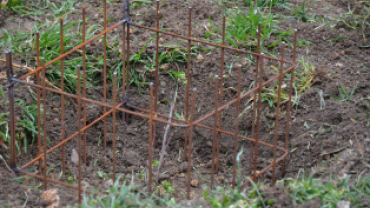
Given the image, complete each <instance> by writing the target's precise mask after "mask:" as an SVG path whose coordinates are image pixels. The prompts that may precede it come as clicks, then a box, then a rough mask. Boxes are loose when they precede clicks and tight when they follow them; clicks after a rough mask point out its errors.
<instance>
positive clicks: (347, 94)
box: [332, 82, 359, 102]
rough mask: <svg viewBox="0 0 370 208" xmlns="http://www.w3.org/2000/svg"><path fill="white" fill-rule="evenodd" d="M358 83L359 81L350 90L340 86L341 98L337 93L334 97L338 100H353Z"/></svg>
mask: <svg viewBox="0 0 370 208" xmlns="http://www.w3.org/2000/svg"><path fill="white" fill-rule="evenodd" d="M358 83H359V82H357V83H356V85H355V86H354V87H353V89H352V90H351V91H350V92H347V91H346V89H345V88H344V87H339V94H340V96H341V98H339V97H338V96H336V95H332V97H334V98H335V99H336V100H339V101H341V102H347V101H350V100H352V97H353V94H354V93H355V91H356V88H357V85H358Z"/></svg>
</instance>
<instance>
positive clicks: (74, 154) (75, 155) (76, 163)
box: [71, 148, 78, 165]
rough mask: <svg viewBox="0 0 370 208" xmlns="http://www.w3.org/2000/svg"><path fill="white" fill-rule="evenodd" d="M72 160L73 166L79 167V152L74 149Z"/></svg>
mask: <svg viewBox="0 0 370 208" xmlns="http://www.w3.org/2000/svg"><path fill="white" fill-rule="evenodd" d="M71 160H72V163H73V164H75V165H78V152H77V151H76V149H74V148H73V149H72V155H71Z"/></svg>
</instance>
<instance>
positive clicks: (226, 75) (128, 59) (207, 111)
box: [4, 0, 297, 202]
mask: <svg viewBox="0 0 370 208" xmlns="http://www.w3.org/2000/svg"><path fill="white" fill-rule="evenodd" d="M193 6H194V7H193V8H192V7H189V6H187V7H184V8H179V10H178V14H177V15H175V17H174V18H173V17H163V15H162V13H161V9H166V5H165V4H164V3H161V2H159V1H156V2H155V3H154V4H153V7H150V8H149V9H148V11H145V12H146V14H145V15H146V18H145V20H146V21H145V22H142V23H135V17H134V16H133V17H131V16H130V2H129V1H128V0H127V1H124V5H123V15H124V18H123V20H121V21H120V22H117V23H108V22H107V16H109V15H110V14H107V12H106V11H107V10H106V8H107V3H106V2H105V1H104V11H103V15H102V17H103V19H104V22H103V24H104V25H103V27H104V28H103V30H102V31H101V32H100V33H98V34H96V35H95V36H93V37H91V38H90V39H87V38H86V34H87V26H86V17H85V16H86V15H85V14H86V11H85V8H84V7H83V8H82V23H83V24H82V29H81V34H82V43H81V44H79V45H76V46H75V47H74V48H72V49H70V50H68V51H64V48H63V34H64V32H63V30H64V24H63V19H61V20H60V39H61V43H60V44H61V50H60V56H59V57H57V58H56V59H54V60H52V61H49V62H47V63H45V61H44V59H42V58H40V51H39V34H38V33H37V34H36V37H37V38H36V39H37V40H36V49H37V66H38V67H37V68H36V69H34V70H33V71H32V72H30V73H28V74H26V75H24V76H21V77H20V78H17V79H16V78H14V77H13V71H12V52H11V51H8V52H7V53H6V55H7V74H8V84H7V85H6V86H4V88H7V89H8V97H9V101H10V102H9V103H10V105H9V112H10V119H9V124H10V125H9V126H10V132H11V134H10V136H11V141H12V145H11V158H10V160H11V163H10V164H11V168H12V169H13V171H14V172H15V173H21V174H28V175H32V176H34V177H36V178H39V179H41V180H43V186H44V188H45V189H46V188H47V187H48V186H49V184H50V182H51V183H52V184H59V185H61V186H64V187H68V188H72V189H77V190H78V192H79V200H80V202H81V193H82V188H83V184H84V181H85V179H86V178H88V177H89V175H90V174H91V172H90V169H89V165H88V164H91V163H95V162H97V160H96V159H95V158H94V157H95V154H96V152H100V151H101V152H103V154H104V155H106V157H107V158H109V160H107V161H108V162H105V163H104V162H103V163H104V167H105V168H106V170H107V172H109V173H110V174H111V176H112V179H113V181H115V180H116V179H117V177H118V176H117V172H119V170H121V169H126V167H125V165H122V163H121V162H120V161H123V160H124V159H127V157H129V156H130V155H129V154H128V152H129V151H130V148H131V147H124V146H123V147H122V145H120V146H118V147H117V140H118V139H120V140H127V139H137V140H140V139H141V140H142V139H143V138H144V140H146V141H147V142H146V144H147V145H146V146H140V145H137V146H136V147H135V146H133V147H132V148H138V149H139V150H140V152H141V154H143V155H145V156H146V158H147V160H146V161H145V162H144V164H140V165H141V166H143V168H144V169H145V170H146V172H145V173H146V175H145V176H146V184H147V187H148V191H149V192H152V191H153V187H152V184H153V177H158V174H159V172H160V169H161V167H162V165H163V164H161V161H163V157H164V155H165V153H166V149H167V148H168V146H169V144H170V141H171V139H172V138H176V140H177V141H179V145H180V146H182V147H183V148H182V149H181V150H182V151H180V153H177V152H176V150H172V149H171V150H168V154H170V155H175V154H178V157H179V160H182V161H183V164H184V170H185V171H184V172H187V175H186V178H184V179H183V180H182V182H183V183H185V184H186V185H185V186H184V187H186V189H185V191H186V193H187V197H188V198H190V191H191V185H190V182H191V180H192V178H193V177H192V167H195V166H197V167H200V170H203V169H204V170H205V171H206V170H209V169H210V171H208V172H209V174H208V175H207V176H206V177H207V178H206V179H207V180H210V181H211V184H210V186H211V187H214V186H215V185H217V183H218V181H216V180H215V175H216V174H218V171H219V168H220V166H222V165H223V163H227V165H228V166H229V167H232V168H230V169H229V170H227V173H229V174H231V175H232V178H231V185H232V186H233V187H235V185H236V177H237V174H238V170H237V153H238V151H239V149H240V148H241V147H243V148H245V151H244V153H243V156H241V159H240V158H239V159H240V162H241V163H242V164H241V165H242V166H243V168H242V169H241V170H240V171H241V172H240V173H239V174H242V175H249V176H251V178H252V179H253V180H256V179H257V177H259V176H260V175H262V174H264V173H265V172H267V171H271V174H270V177H271V182H272V184H274V182H275V180H276V172H277V171H276V168H277V167H281V168H282V175H284V171H285V166H286V157H287V154H288V151H287V148H288V138H289V122H290V121H289V119H290V110H291V96H292V86H289V87H288V88H287V89H288V92H287V93H286V94H283V93H282V79H283V77H284V75H288V74H289V75H290V77H289V79H290V80H291V81H290V83H291V84H292V83H293V82H292V80H293V78H294V77H293V70H294V66H295V49H296V41H297V32H296V31H295V34H294V47H293V51H292V53H291V55H292V61H287V60H286V57H285V51H284V49H285V44H284V43H282V44H281V49H280V50H281V51H280V57H279V58H274V57H271V56H267V55H265V54H263V53H261V46H260V38H261V28H260V27H259V29H258V35H257V37H258V39H257V44H256V50H257V52H249V51H245V50H241V49H237V48H232V47H229V46H226V44H225V41H226V40H225V36H226V35H225V30H226V20H225V16H223V15H222V14H218V13H215V14H213V15H212V17H210V18H220V19H222V25H219V27H220V28H221V29H220V30H219V31H218V32H217V34H213V36H212V37H214V39H215V40H214V41H211V42H207V41H204V40H202V38H201V36H200V34H197V33H193V31H192V28H194V27H198V26H199V25H197V24H198V23H197V22H202V23H204V22H207V18H206V17H204V16H202V9H204V8H196V4H194V5H193ZM162 18H163V19H164V20H162ZM170 21H173V22H171V23H170ZM194 22H195V23H194ZM174 25H178V26H177V27H174ZM208 27H211V25H208ZM208 30H209V28H208ZM135 31H145V34H146V35H145V37H144V36H140V39H139V37H137V36H136V35H135ZM109 38H116V39H117V40H119V43H120V44H119V45H115V46H114V47H120V48H121V49H120V52H121V53H120V54H118V55H115V56H116V58H117V59H119V60H121V61H120V62H119V63H120V64H117V65H114V66H112V64H110V61H111V59H108V58H107V39H108V40H109ZM211 39H212V38H211ZM174 40H176V41H177V42H178V44H173V43H174V42H176V41H174ZM95 53H96V54H97V56H100V57H101V59H100V60H102V65H101V68H100V69H96V68H94V67H93V66H92V65H91V64H89V63H92V62H94V60H91V59H90V58H89V57H91V56H89V55H91V54H95ZM141 54H146V55H147V56H146V57H152V58H151V59H149V58H148V59H147V60H141V62H143V63H139V60H138V56H140V55H141ZM69 55H75V56H76V55H78V56H81V63H80V65H79V66H77V67H76V68H74V69H73V70H74V71H75V73H76V82H77V88H76V89H72V90H71V91H69V92H67V91H66V90H65V84H66V82H67V81H68V80H65V78H64V75H63V73H64V70H65V68H64V60H65V59H66V57H67V56H69ZM108 55H109V56H112V55H111V54H108ZM113 56H114V54H113ZM245 57H249V59H250V60H252V62H249V61H247V59H246V58H245ZM163 59H166V60H167V61H166V63H165V64H163V62H161V61H160V60H163ZM55 67H58V68H59V69H60V83H59V84H60V86H61V87H60V89H59V88H58V89H55V88H51V87H49V86H48V85H47V82H48V81H47V79H46V73H47V72H50V71H53V70H55ZM133 67H134V68H133ZM142 67H145V70H143V71H140V70H141V68H142ZM89 70H98V71H97V76H98V77H99V74H100V75H101V76H100V79H99V80H100V83H97V84H100V85H101V86H102V87H100V88H98V89H96V88H95V89H94V86H92V85H89V84H87V79H88V78H87V77H86V74H87V73H86V72H87V71H89ZM162 74H166V75H167V77H164V76H162ZM31 76H36V80H37V81H36V83H31V82H26V81H25V80H26V79H27V78H28V77H31ZM140 76H146V77H148V80H150V82H145V81H141V78H140ZM171 80H174V81H172V82H171ZM16 83H19V84H21V85H26V86H29V87H32V88H33V89H35V91H36V94H37V97H38V99H37V100H38V105H37V106H38V118H39V120H38V137H37V138H38V142H37V144H38V154H37V156H36V157H35V158H34V159H33V160H31V161H29V162H27V163H26V164H19V163H17V155H16V147H15V128H16V127H15V119H16V117H15V115H14V109H15V107H14V93H13V90H14V88H16V87H18V86H19V85H15V84H16ZM264 88H266V89H269V90H272V91H274V92H275V93H274V94H275V95H277V96H276V97H274V99H275V102H276V106H277V109H276V112H274V113H272V114H271V122H270V123H269V124H266V123H262V122H261V120H262V118H261V110H262V107H261V105H262V104H261V103H262V100H263V99H264V97H263V96H265V95H263V94H262V90H263V89H264ZM243 89H248V90H243ZM55 95H56V97H54V96H55ZM50 97H52V98H50ZM54 98H55V102H54V101H53V99H54ZM49 99H52V100H51V101H50V100H49ZM47 102H49V103H50V102H52V105H51V106H49V105H47ZM166 103H167V104H166ZM168 103H169V104H168ZM282 103H286V105H285V106H284V108H285V109H283V110H284V111H285V114H286V115H285V116H286V119H285V120H284V122H280V120H282V117H283V116H282V115H283V114H281V113H280V112H281V111H282V109H280V106H281V104H282ZM209 106H211V107H209ZM55 108H56V109H57V110H55ZM73 121H74V122H73ZM48 122H54V124H55V125H54V127H55V128H53V129H47V123H48ZM131 122H133V124H132V123H131ZM92 126H98V129H100V132H94V131H89V129H90V128H91V127H92ZM132 126H136V127H135V128H139V129H140V130H139V131H140V132H139V136H133V135H138V133H134V132H135V131H137V130H133V127H132ZM170 127H171V128H173V129H175V130H174V131H173V133H171V134H169V128H170ZM266 128H271V131H270V134H266V133H263V132H264V131H262V129H266ZM50 138H53V139H52V141H50V142H48V139H50ZM204 143H205V144H207V145H202V144H204ZM119 144H121V143H119ZM261 150H264V151H263V152H264V153H266V152H268V153H267V154H263V155H261V154H259V152H261ZM266 150H267V151H266ZM204 152H211V154H208V153H204ZM157 155H158V157H157ZM194 155H197V156H199V157H200V158H201V161H198V160H195V159H194ZM49 157H57V158H58V159H59V160H60V161H61V163H60V166H59V168H60V169H61V171H62V172H63V173H66V172H68V171H71V172H73V173H75V175H76V176H77V178H72V180H76V182H77V186H73V185H71V183H70V180H71V178H69V177H68V176H67V175H63V177H59V178H58V180H56V179H55V177H50V175H48V174H47V172H48V170H49V169H50V165H49V164H48V162H47V161H48V158H49ZM66 157H72V158H75V159H72V162H69V160H66ZM261 157H262V158H264V159H265V160H264V161H265V162H260V160H259V158H261ZM153 158H156V159H158V160H159V161H160V164H159V165H158V166H157V167H153V166H152V164H153V162H154V160H153ZM221 158H222V159H221ZM271 158H272V159H271ZM266 161H268V162H266ZM100 162H101V161H100ZM35 163H37V164H38V165H37V166H38V172H37V173H36V174H35V173H31V172H28V171H26V168H27V167H30V166H32V165H34V164H35ZM73 163H74V164H73ZM204 163H209V164H208V166H207V167H203V166H202V165H201V164H204ZM163 166H164V165H163ZM127 168H128V167H127ZM202 168H203V169H202ZM67 169H68V170H67ZM247 183H248V181H246V182H245V183H243V184H242V186H244V185H246V184H247ZM72 184H73V183H72ZM87 192H88V193H91V191H89V190H87Z"/></svg>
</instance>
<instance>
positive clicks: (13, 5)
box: [0, 0, 21, 11]
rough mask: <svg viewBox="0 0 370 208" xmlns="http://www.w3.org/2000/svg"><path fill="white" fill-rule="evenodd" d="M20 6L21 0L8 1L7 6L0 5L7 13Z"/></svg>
mask: <svg viewBox="0 0 370 208" xmlns="http://www.w3.org/2000/svg"><path fill="white" fill-rule="evenodd" d="M20 5H21V0H8V3H7V4H5V5H3V4H0V7H2V8H3V9H5V10H8V11H14V10H15V8H16V7H19V6H20Z"/></svg>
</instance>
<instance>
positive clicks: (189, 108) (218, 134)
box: [3, 0, 297, 203]
mask: <svg viewBox="0 0 370 208" xmlns="http://www.w3.org/2000/svg"><path fill="white" fill-rule="evenodd" d="M124 5H125V6H124V9H125V12H124V15H125V16H124V19H123V20H122V21H119V22H118V23H116V24H114V25H113V26H111V27H109V28H107V2H106V1H104V11H103V12H104V29H103V31H102V32H100V33H99V34H98V35H96V36H94V37H93V38H91V39H89V40H86V11H85V7H82V19H83V25H82V43H81V44H79V45H78V46H76V47H75V48H73V49H71V50H69V51H66V52H65V51H64V42H63V40H64V34H63V32H64V31H63V27H64V25H63V19H62V18H61V19H60V45H61V50H60V55H59V56H58V57H57V58H55V59H54V60H51V61H49V62H47V63H45V60H44V59H42V64H40V47H39V45H40V40H39V33H38V32H37V33H36V50H37V54H36V60H37V61H36V62H37V63H36V65H37V68H36V69H34V70H33V71H32V72H29V73H28V74H26V75H24V76H22V77H20V78H19V79H16V78H14V77H13V69H12V54H11V51H7V52H6V67H7V78H8V83H7V85H6V86H4V87H3V88H8V97H9V101H10V102H9V108H10V110H9V111H10V119H9V127H10V137H11V158H10V160H11V165H12V166H11V167H12V169H13V171H14V172H20V173H23V174H29V175H33V176H35V177H36V178H39V179H41V180H43V185H44V188H45V189H46V188H47V184H48V182H52V183H58V184H60V185H63V186H65V187H69V188H73V189H77V190H78V196H79V202H80V203H81V200H82V187H81V180H82V173H81V169H82V161H83V163H85V164H87V160H88V158H87V147H86V145H87V144H86V143H87V134H86V131H87V129H89V128H90V127H92V126H93V125H95V124H97V123H98V122H101V121H103V123H104V124H103V125H104V127H103V128H104V130H103V131H104V132H103V134H104V149H105V148H108V146H107V138H106V135H107V116H109V115H111V114H112V125H113V138H112V152H113V164H112V166H113V181H115V180H116V179H117V178H116V172H117V157H116V156H117V146H116V139H117V137H118V135H117V125H118V124H117V122H118V120H117V118H116V114H117V113H118V112H124V113H125V115H134V116H137V117H140V118H143V119H147V120H148V121H149V139H148V164H147V165H148V167H147V168H148V176H149V180H148V184H147V185H148V191H149V193H151V192H152V191H153V188H152V183H153V179H152V177H153V173H152V162H153V148H155V146H156V130H157V124H160V123H161V124H168V125H171V126H173V127H180V128H185V135H184V156H183V160H184V161H186V162H187V179H186V186H187V187H186V192H187V198H188V199H190V196H191V195H190V191H191V188H190V186H191V184H190V183H191V179H192V172H191V170H192V149H193V144H192V143H193V128H194V126H196V127H199V128H202V129H204V130H211V131H212V133H213V135H212V158H211V164H212V166H211V187H213V186H214V185H215V181H214V175H215V174H218V170H219V166H220V161H221V160H220V159H219V154H220V147H221V138H222V136H223V135H229V136H231V137H232V138H233V169H232V176H233V177H232V187H233V188H235V184H236V176H237V173H238V172H237V161H236V157H237V151H238V148H239V142H238V140H239V139H241V140H244V141H247V142H249V144H250V158H249V175H250V176H252V179H253V180H256V179H257V177H258V176H260V175H261V174H263V173H265V172H266V171H267V170H269V169H270V168H272V180H271V183H272V185H273V184H274V182H275V180H276V168H277V165H278V164H279V162H280V161H282V165H281V166H282V174H283V175H284V173H285V168H286V157H287V155H288V142H289V127H290V115H291V98H292V89H293V81H294V67H295V63H296V55H295V53H296V47H297V31H295V33H294V47H293V54H292V55H293V58H292V61H287V60H285V57H284V55H285V51H284V48H285V45H284V44H282V45H281V47H282V49H281V56H280V58H274V57H270V56H267V55H265V54H263V53H260V47H261V45H260V40H261V24H259V26H258V33H257V40H258V43H257V52H249V51H245V50H240V49H236V48H232V47H228V46H226V45H225V37H226V17H225V16H223V19H222V21H223V23H222V25H223V26H222V28H223V29H222V43H221V44H216V43H210V42H206V41H203V40H198V39H194V38H192V37H191V32H192V8H188V31H187V35H178V34H174V33H171V32H166V31H162V30H160V27H159V25H160V18H159V9H160V7H159V1H158V0H157V1H156V7H157V8H156V10H157V16H156V28H149V27H146V26H142V25H138V24H135V23H133V22H131V21H130V18H129V0H124ZM120 25H122V26H123V27H122V28H123V32H122V57H121V58H122V94H123V96H124V97H123V102H120V101H119V98H117V94H118V93H117V90H118V89H117V72H114V73H113V80H112V81H113V89H112V95H111V96H112V97H111V98H112V103H111V104H109V103H108V102H107V100H108V99H110V98H108V93H107V76H106V74H107V49H106V43H107V33H108V32H110V31H111V30H113V29H114V28H117V27H119V26H120ZM130 26H133V27H135V28H136V29H142V30H146V31H152V32H155V34H156V51H155V54H156V59H155V67H156V71H155V81H154V83H151V84H150V101H149V102H150V103H149V110H147V109H143V108H139V107H136V106H131V107H130V108H127V105H128V102H129V101H128V91H129V85H130V61H129V60H130V59H129V58H130ZM160 35H169V36H173V37H177V38H181V39H183V40H186V41H187V63H186V64H187V67H186V81H187V83H186V90H185V91H186V94H185V120H181V119H176V118H171V119H169V116H168V115H165V114H161V113H159V112H158V81H159V70H160V66H159V59H158V57H159V36H160ZM102 36H103V59H104V67H103V69H102V79H103V80H102V83H103V88H104V89H103V101H97V100H94V99H89V98H87V97H86V96H87V95H86V71H87V68H86V67H87V60H86V46H87V44H88V43H90V42H92V41H94V40H96V39H98V38H100V37H102ZM194 42H196V43H200V44H205V45H208V46H214V47H218V48H220V51H221V57H220V62H221V63H220V69H219V70H220V71H219V73H217V74H218V75H216V76H215V79H214V101H213V102H214V111H213V112H210V113H207V114H205V115H203V114H202V116H201V117H199V118H197V119H195V105H196V96H197V90H196V88H193V86H192V82H191V67H192V65H191V63H192V62H191V61H192V60H191V44H192V43H194ZM78 49H82V63H81V66H78V67H77V79H78V86H77V95H74V94H70V93H67V92H65V91H64V59H66V57H67V56H68V55H70V54H71V53H73V52H75V51H76V50H78ZM226 50H229V51H234V52H238V53H240V54H250V55H252V56H253V57H254V58H255V60H256V66H255V71H254V73H255V74H254V87H253V88H252V89H250V90H249V91H248V92H245V93H242V88H241V86H242V82H243V80H242V78H241V77H242V67H241V65H237V67H236V69H237V74H238V81H237V83H238V86H237V95H236V98H233V99H231V100H230V101H228V102H226V103H223V83H224V78H223V75H224V64H225V51H226ZM265 60H273V61H278V62H279V64H280V67H279V73H278V74H277V75H275V76H273V77H271V78H270V79H269V80H267V81H264V80H263V71H264V62H265ZM57 61H60V71H61V83H60V84H61V91H59V90H56V89H52V88H48V87H46V82H45V80H46V76H45V75H46V69H47V67H48V66H51V65H52V64H55V63H56V62H57ZM284 66H286V67H287V68H284ZM288 66H289V67H288ZM40 72H41V73H42V76H40ZM81 72H82V80H81ZM286 73H290V76H291V78H290V89H289V90H290V91H289V100H288V102H287V115H286V121H285V138H284V139H285V140H284V147H279V146H278V133H279V132H278V128H279V120H280V116H279V113H280V105H281V95H280V94H281V86H282V79H283V76H284V74H286ZM33 74H36V79H37V81H36V84H34V83H31V82H26V81H24V79H25V78H27V77H29V76H31V75H33ZM41 79H43V81H42V82H41ZM274 80H278V100H277V109H276V119H275V131H274V140H273V144H269V143H267V142H264V141H261V140H260V139H259V136H260V131H261V129H262V125H261V111H262V89H263V87H265V86H267V85H268V84H270V83H271V82H273V81H274ZM14 83H20V84H22V85H26V86H31V87H35V88H36V89H37V97H38V117H39V120H38V130H39V132H38V146H37V149H38V156H36V157H35V158H34V159H33V160H31V161H29V162H27V163H26V164H24V165H22V166H21V169H17V166H16V145H15V142H16V137H15V116H14V109H15V106H14V87H15V86H14ZM81 83H82V87H81ZM81 88H82V89H81ZM191 88H193V90H190V89H191ZM81 90H82V92H81ZM41 91H42V93H41ZM47 92H51V93H55V94H58V95H60V96H61V139H60V141H58V142H56V144H55V145H54V146H53V147H51V148H50V149H47V141H46V136H47V129H46V127H47V126H46V123H47V121H46V110H47V106H46V104H47V103H46V100H47ZM41 94H42V99H41ZM190 95H191V96H190ZM248 96H252V99H253V104H252V109H253V110H252V132H251V135H250V137H246V136H242V135H239V124H238V121H239V114H240V102H241V100H242V99H243V98H246V97H248ZM65 97H67V98H71V99H77V100H78V107H77V112H76V113H77V117H78V119H77V126H78V131H77V132H75V133H74V134H72V135H70V136H68V137H67V138H65V137H66V132H65V131H66V130H65V104H64V99H65ZM190 97H191V99H190ZM87 103H91V104H96V105H99V106H102V107H103V111H104V112H103V115H101V116H100V117H99V118H97V119H96V120H94V121H93V122H91V123H89V124H88V125H87V121H86V113H87V112H86V106H87ZM233 104H236V109H235V127H234V130H232V132H230V131H226V130H223V126H222V111H223V110H224V109H226V108H228V107H229V106H231V105H233ZM41 105H42V106H43V114H42V115H41V109H42V108H41ZM134 110H135V111H134ZM210 117H213V124H212V126H206V125H203V124H201V122H203V121H205V120H206V119H208V118H210ZM41 118H42V119H41ZM127 118H128V117H127V116H124V118H123V120H125V121H127V120H126V119H127ZM167 119H169V120H167ZM41 121H42V122H43V123H41ZM41 124H43V126H42V127H41ZM41 128H42V131H41ZM42 132H43V133H42ZM76 137H77V139H78V157H79V162H78V184H77V187H75V186H71V185H69V184H67V183H63V182H61V181H55V180H53V179H50V178H48V177H47V175H46V173H47V154H50V153H51V152H53V151H54V150H56V149H57V148H59V147H61V154H62V156H61V160H62V170H63V172H64V173H65V169H66V167H65V149H66V143H67V142H69V141H71V140H72V139H74V138H76ZM224 138H225V137H224ZM82 142H83V143H82ZM261 145H262V146H265V147H267V148H269V149H271V150H272V151H273V161H272V163H271V164H270V165H268V166H267V167H264V168H263V169H262V170H257V167H258V164H257V161H258V149H259V146H261ZM278 151H279V152H280V153H281V154H282V155H281V156H280V157H278ZM82 153H83V154H84V156H83V158H82ZM280 153H279V154H280ZM36 161H39V167H38V168H39V173H40V175H36V174H32V173H28V172H25V171H24V170H22V169H24V168H26V167H28V166H30V165H32V164H33V163H35V162H36ZM239 174H241V173H239ZM247 183H248V181H247V182H245V183H244V184H242V185H241V186H244V185H246V184H247ZM87 193H91V192H89V191H87Z"/></svg>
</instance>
